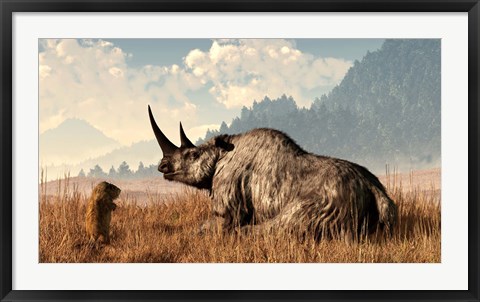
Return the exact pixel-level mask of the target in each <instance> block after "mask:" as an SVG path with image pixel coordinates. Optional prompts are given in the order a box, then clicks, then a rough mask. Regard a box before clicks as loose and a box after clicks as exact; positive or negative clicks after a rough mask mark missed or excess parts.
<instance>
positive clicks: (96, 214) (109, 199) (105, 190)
mask: <svg viewBox="0 0 480 302" xmlns="http://www.w3.org/2000/svg"><path fill="white" fill-rule="evenodd" d="M121 191H122V190H120V189H119V188H118V187H117V186H115V185H112V184H111V183H108V182H106V181H102V182H101V183H99V184H98V185H97V186H96V187H95V188H94V189H93V192H92V196H91V197H90V199H89V200H88V205H87V213H86V219H85V227H86V230H87V236H88V237H89V239H90V240H92V241H97V240H100V242H102V243H109V242H110V221H111V219H112V211H113V210H115V208H116V207H117V205H116V204H114V203H113V200H114V199H116V198H117V197H118V195H120V192H121Z"/></svg>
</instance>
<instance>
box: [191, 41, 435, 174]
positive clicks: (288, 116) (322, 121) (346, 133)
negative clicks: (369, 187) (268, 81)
mask: <svg viewBox="0 0 480 302" xmlns="http://www.w3.org/2000/svg"><path fill="white" fill-rule="evenodd" d="M440 59H441V56H440V40H439V39H408V40H402V39H393V40H386V41H385V42H384V44H383V45H382V47H381V48H380V49H379V50H377V51H374V52H368V53H367V54H366V55H365V56H364V58H363V59H362V60H361V61H355V62H354V64H353V66H352V67H351V68H350V69H349V71H348V72H347V74H346V75H345V77H344V79H343V80H342V81H341V83H340V84H339V85H338V86H336V87H335V88H334V89H333V90H332V91H331V92H330V93H329V94H328V95H322V96H321V97H320V98H316V99H315V100H314V102H313V103H312V105H311V106H310V108H300V107H298V106H297V104H296V102H295V100H294V99H293V98H292V97H288V96H286V95H283V96H281V97H280V98H278V99H273V100H272V99H270V98H268V97H265V98H264V99H263V100H261V101H260V102H256V101H255V102H254V103H253V105H252V106H251V107H243V108H242V110H241V114H240V116H239V117H236V118H235V119H233V120H232V121H231V123H230V125H227V123H226V122H222V124H221V126H220V129H219V130H208V131H207V133H206V136H205V138H204V139H203V140H199V141H198V142H197V143H201V142H203V141H205V140H207V139H209V138H211V137H213V136H216V135H219V134H236V133H241V132H245V131H248V130H250V129H253V128H259V127H270V128H276V129H278V130H282V131H284V132H286V133H287V134H288V135H290V136H291V137H292V138H293V139H294V140H296V141H297V143H298V144H299V145H300V146H301V147H303V148H304V149H306V150H307V151H310V152H314V153H317V154H322V155H329V156H335V157H340V158H345V159H348V160H352V161H355V162H358V163H361V164H364V165H367V166H368V167H369V168H372V169H377V170H378V169H383V168H384V167H385V164H387V163H388V164H405V163H407V164H408V165H409V166H410V167H412V166H413V167H426V166H434V165H437V164H439V162H440V145H441V132H440V129H441V124H440V105H441V94H440V92H441V91H440V81H441V77H440Z"/></svg>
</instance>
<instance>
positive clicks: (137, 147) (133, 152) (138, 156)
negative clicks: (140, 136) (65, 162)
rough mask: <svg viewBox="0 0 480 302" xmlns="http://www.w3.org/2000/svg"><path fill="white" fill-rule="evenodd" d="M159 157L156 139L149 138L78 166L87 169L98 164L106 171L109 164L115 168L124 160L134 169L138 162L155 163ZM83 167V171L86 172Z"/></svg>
mask: <svg viewBox="0 0 480 302" xmlns="http://www.w3.org/2000/svg"><path fill="white" fill-rule="evenodd" d="M160 159H162V152H161V150H160V147H159V146H158V143H157V141H156V140H149V141H140V142H137V143H134V144H132V145H131V146H126V147H121V148H118V149H115V150H113V151H111V152H109V153H107V154H105V155H102V156H99V157H95V158H92V159H88V160H86V161H83V162H81V163H80V164H79V165H78V166H79V167H82V168H83V167H85V168H87V169H88V168H93V167H94V166H95V165H99V166H100V167H101V168H102V169H103V170H104V171H105V172H108V169H110V168H111V166H113V167H114V168H115V169H117V168H118V167H119V166H120V164H121V163H122V162H124V161H125V162H127V163H128V164H129V166H130V169H132V170H136V169H137V168H138V164H139V163H140V162H142V163H144V164H146V165H150V164H157V163H158V162H159V161H160ZM85 168H84V170H85V172H88V170H87V169H85Z"/></svg>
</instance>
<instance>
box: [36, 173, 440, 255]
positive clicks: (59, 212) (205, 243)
mask: <svg viewBox="0 0 480 302" xmlns="http://www.w3.org/2000/svg"><path fill="white" fill-rule="evenodd" d="M61 182H62V184H61V185H59V186H58V187H59V188H63V189H59V190H58V192H56V193H55V194H54V195H49V196H47V195H45V193H44V192H43V190H40V191H41V194H40V201H39V207H40V211H39V216H40V217H39V218H40V238H39V244H40V262H62V263H66V262H68V263H70V262H163V263H164V262H203V263H218V262H270V263H285V262H296V263H305V262H327V263H333V262H335V263H338V262H347V263H352V262H381V263H386V262H410V263H412V262H413V263H419V262H440V261H441V258H440V237H441V236H440V234H441V232H440V200H439V199H440V197H439V194H436V193H438V191H435V190H434V188H427V190H420V189H419V188H411V189H408V190H405V189H403V188H401V186H399V185H395V184H393V185H392V184H387V188H388V189H389V194H390V195H391V197H392V198H393V199H394V200H395V202H396V203H397V205H398V207H399V223H398V225H397V227H396V229H395V233H394V236H393V238H391V239H388V240H385V241H382V242H378V241H376V242H373V241H372V240H369V239H368V238H367V239H366V240H363V241H362V242H361V243H356V244H350V245H349V244H346V243H344V242H341V241H335V240H330V241H322V242H319V243H315V242H312V241H308V240H307V241H304V242H300V241H298V240H296V239H294V238H290V237H289V236H285V235H282V234H270V235H255V234H237V233H235V234H221V233H210V234H205V235H199V234H198V229H199V226H200V225H201V224H202V223H203V221H205V220H206V219H209V218H211V214H210V202H209V198H208V196H207V195H206V194H205V193H203V192H201V191H196V190H193V189H191V190H185V192H183V193H180V194H177V195H174V196H172V197H171V198H168V200H163V198H162V197H161V196H158V195H157V196H154V195H151V196H150V197H149V199H150V200H149V201H148V202H145V201H143V202H137V201H136V200H129V199H128V198H126V199H123V200H120V201H117V202H116V203H117V205H118V207H117V210H115V211H114V212H113V214H112V225H111V244H110V245H107V246H101V245H98V246H91V245H88V244H87V240H86V237H85V228H84V218H85V206H86V200H87V199H88V196H85V195H84V194H83V193H81V192H79V191H78V190H75V188H74V189H73V190H70V189H69V188H70V187H71V186H70V185H69V184H68V182H69V178H68V177H66V178H65V179H64V180H62V181H61ZM41 187H43V184H42V185H41Z"/></svg>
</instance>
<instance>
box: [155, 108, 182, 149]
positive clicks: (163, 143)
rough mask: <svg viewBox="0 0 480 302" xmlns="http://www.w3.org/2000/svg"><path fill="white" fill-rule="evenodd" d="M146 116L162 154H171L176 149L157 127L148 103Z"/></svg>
mask: <svg viewBox="0 0 480 302" xmlns="http://www.w3.org/2000/svg"><path fill="white" fill-rule="evenodd" d="M148 116H149V117H150V124H152V129H153V133H155V137H156V138H157V142H158V144H159V145H160V148H162V152H163V156H165V155H171V154H172V153H173V152H175V150H177V149H178V147H177V146H175V145H174V144H173V143H172V142H171V141H170V140H169V139H168V138H167V137H166V136H165V134H163V132H162V130H160V128H158V126H157V123H156V122H155V118H154V117H153V114H152V110H151V109H150V105H148Z"/></svg>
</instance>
